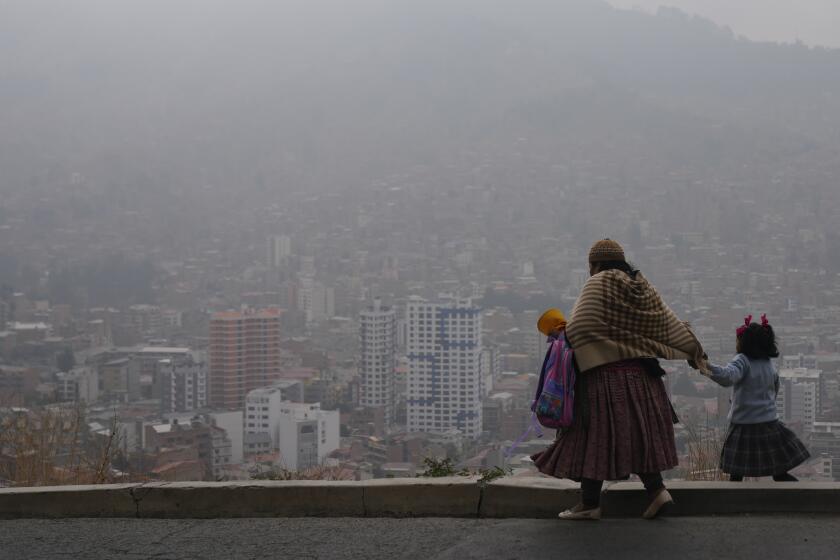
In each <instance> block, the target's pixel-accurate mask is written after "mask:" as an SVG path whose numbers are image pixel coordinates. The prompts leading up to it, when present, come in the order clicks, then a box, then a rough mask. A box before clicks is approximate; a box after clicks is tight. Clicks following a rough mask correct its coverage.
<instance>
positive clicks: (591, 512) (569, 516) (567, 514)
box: [557, 504, 601, 521]
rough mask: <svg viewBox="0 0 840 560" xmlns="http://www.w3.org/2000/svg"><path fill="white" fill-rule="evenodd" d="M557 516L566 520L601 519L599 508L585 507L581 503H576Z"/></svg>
mask: <svg viewBox="0 0 840 560" xmlns="http://www.w3.org/2000/svg"><path fill="white" fill-rule="evenodd" d="M557 517H559V518H560V519H566V520H568V521H598V520H599V519H601V508H600V507H596V508H590V509H585V508H584V507H583V504H578V505H576V506H575V507H573V508H572V509H567V510H566V511H564V512H561V513H559V514H558V515H557Z"/></svg>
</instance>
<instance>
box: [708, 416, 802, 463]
mask: <svg viewBox="0 0 840 560" xmlns="http://www.w3.org/2000/svg"><path fill="white" fill-rule="evenodd" d="M810 456H811V454H810V453H808V450H807V449H806V448H805V445H804V444H803V443H802V442H801V441H800V440H799V438H798V437H796V434H794V433H793V432H792V431H790V429H789V428H788V427H787V426H785V425H784V424H782V423H781V422H780V421H778V420H774V421H773V422H763V423H761V424H731V425H730V426H729V432H728V433H727V435H726V442H725V443H724V444H723V451H722V452H721V454H720V470H722V471H723V472H725V473H728V474H735V475H741V476H773V475H779V474H784V473H786V472H788V471H789V470H791V469H793V468H794V467H797V466H799V465H801V464H802V463H804V462H805V461H807V460H808V458H809V457H810Z"/></svg>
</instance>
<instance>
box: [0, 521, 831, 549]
mask: <svg viewBox="0 0 840 560" xmlns="http://www.w3.org/2000/svg"><path fill="white" fill-rule="evenodd" d="M29 558H33V559H36V558H37V559H39V560H42V559H51V558H61V559H68V558H69V559H74V560H75V559H79V560H88V559H90V560H99V559H108V560H111V559H122V558H130V559H135V560H136V559H143V558H154V559H156V560H216V559H219V560H221V559H224V560H239V559H243V560H253V559H262V558H272V559H287V558H288V559H294V560H314V559H321V558H324V559H327V558H328V559H331V560H333V559H335V560H342V559H345V558H347V559H349V558H353V559H356V558H363V559H365V560H377V559H389V560H390V559H400V560H414V559H423V560H427V559H429V560H430V559H435V560H437V559H441V560H443V559H452V560H455V559H458V560H468V559H472V558H492V559H494V560H512V559H519V558H523V559H525V558H527V559H532V560H533V559H543V558H544V559H553V558H561V559H562V558H569V559H574V560H583V559H587V558H610V559H612V558H616V559H622V560H624V559H630V560H632V559H636V558H644V559H645V560H664V559H668V558H679V559H680V560H693V559H702V560H710V559H712V560H722V559H728V558H737V559H738V560H751V559H761V560H775V559H780V560H781V559H784V560H789V559H796V558H808V559H809V560H817V559H822V558H826V559H837V558H840V517H837V516H835V517H821V516H795V517H782V516H773V517H714V518H711V517H698V518H689V517H683V518H670V519H668V518H664V519H658V520H655V521H643V520H641V519H638V520H637V519H605V520H602V521H600V522H561V521H555V520H529V519H515V520H476V519H311V518H309V519H215V520H162V519H149V520H141V519H75V520H72V519H68V520H56V521H47V520H35V519H31V520H14V521H0V559H2V560H18V559H29Z"/></svg>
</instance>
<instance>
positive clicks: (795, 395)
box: [776, 368, 822, 432]
mask: <svg viewBox="0 0 840 560" xmlns="http://www.w3.org/2000/svg"><path fill="white" fill-rule="evenodd" d="M821 377H822V371H820V370H818V369H808V368H791V369H783V370H781V371H780V372H779V393H778V395H776V407H777V409H778V412H779V418H780V419H781V420H782V421H783V422H786V423H801V424H802V429H803V431H805V432H810V431H812V430H813V427H814V422H816V421H817V418H818V416H819V413H820V378H821Z"/></svg>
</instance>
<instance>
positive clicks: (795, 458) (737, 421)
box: [709, 315, 810, 482]
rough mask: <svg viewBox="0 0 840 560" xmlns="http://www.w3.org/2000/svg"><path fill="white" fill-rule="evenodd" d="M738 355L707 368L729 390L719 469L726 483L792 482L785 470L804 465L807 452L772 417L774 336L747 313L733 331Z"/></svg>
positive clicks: (776, 417) (776, 353) (763, 319)
mask: <svg viewBox="0 0 840 560" xmlns="http://www.w3.org/2000/svg"><path fill="white" fill-rule="evenodd" d="M736 337H737V339H736V340H737V342H736V347H735V348H736V351H737V352H738V355H737V356H735V358H733V359H732V361H731V362H730V363H729V365H727V366H716V365H714V364H709V369H710V371H711V373H710V375H709V377H710V378H711V379H712V380H713V381H715V382H716V383H718V384H719V385H722V386H724V387H730V386H733V387H734V390H733V395H732V408H731V409H730V411H729V422H730V424H729V432H728V434H727V436H726V443H724V445H723V451H722V453H721V456H720V469H721V470H722V471H723V472H725V473H727V474H729V479H730V480H732V481H741V480H743V479H744V477H745V476H750V477H758V476H772V477H773V480H776V481H784V482H794V481H796V478H795V477H794V476H792V475H791V474H790V473H789V472H788V471H789V470H791V469H792V468H794V467H796V466H797V465H800V464H802V463H803V462H805V461H806V460H807V459H808V457H810V454H809V453H808V450H807V449H805V446H804V445H803V444H802V442H801V441H799V438H797V437H796V435H794V433H793V432H792V431H790V430H789V429H788V428H787V427H786V426H785V425H784V424H782V423H781V422H780V421H779V415H778V414H777V413H776V394H777V393H778V392H779V376H778V374H777V373H776V370H775V368H774V367H773V364H772V363H771V362H770V358H777V357H778V356H779V351H778V349H777V347H776V335H775V333H774V332H773V327H771V326H770V323H768V322H767V316H766V315H762V316H761V324H758V323H753V322H752V315H750V316H749V317H747V318H746V319H744V324H743V325H742V326H740V327H738V329H737V331H736Z"/></svg>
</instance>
